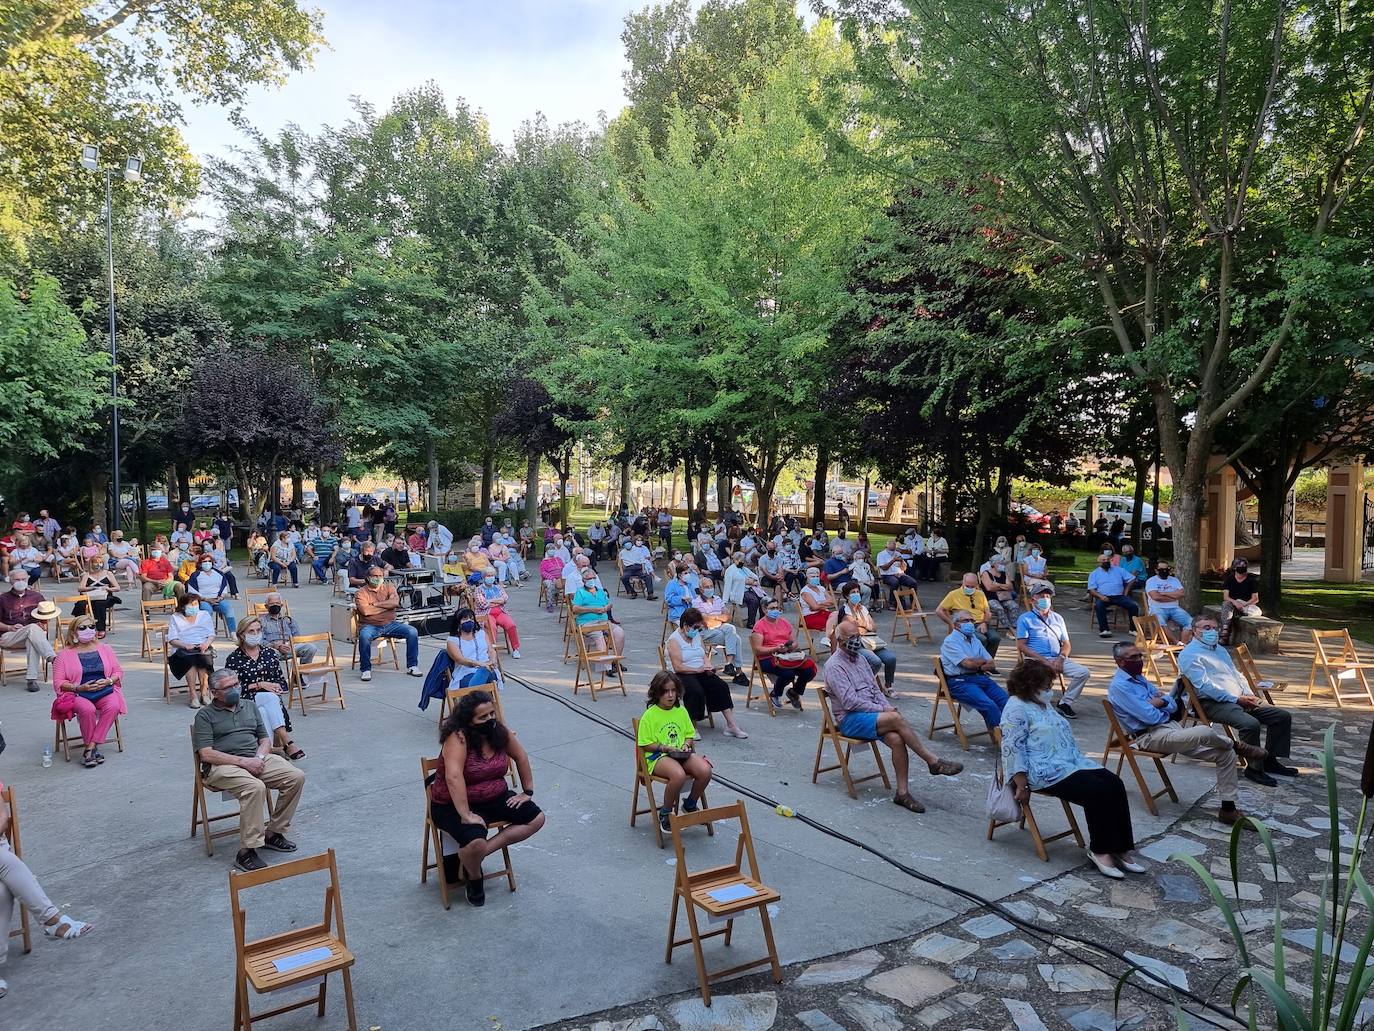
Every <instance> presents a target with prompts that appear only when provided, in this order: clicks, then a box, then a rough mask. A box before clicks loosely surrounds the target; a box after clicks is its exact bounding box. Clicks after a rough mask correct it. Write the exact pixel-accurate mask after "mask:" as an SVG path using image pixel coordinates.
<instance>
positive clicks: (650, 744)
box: [635, 670, 711, 831]
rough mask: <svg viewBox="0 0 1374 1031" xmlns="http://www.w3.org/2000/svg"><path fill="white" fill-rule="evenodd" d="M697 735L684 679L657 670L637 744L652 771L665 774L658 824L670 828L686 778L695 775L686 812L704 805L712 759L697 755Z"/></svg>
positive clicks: (640, 724) (684, 807) (650, 686)
mask: <svg viewBox="0 0 1374 1031" xmlns="http://www.w3.org/2000/svg"><path fill="white" fill-rule="evenodd" d="M696 736H697V731H696V727H694V726H692V717H691V716H690V715H688V713H687V710H686V708H684V707H683V705H682V680H681V679H680V678H679V677H678V675H677V674H676V673H669V672H667V671H666V670H664V671H662V672H659V673H655V674H654V679H653V680H651V681H649V702H648V704H647V705H646V706H645V707H644V714H643V715H642V716H640V717H639V737H638V738H637V739H636V742H635V743H636V744H638V745H639V748H640V751H642V752H643V753H644V765H645V766H647V767H648V769H649V773H650V774H657V775H658V776H660V777H666V778H667V783H666V784H664V785H663V797H662V802H663V804H662V805H660V806H659V807H658V825H659V826H660V827H662V828H663V829H664V830H665V831H671V830H672V825H671V824H670V823H669V818H670V817H671V816H672V815H673V810H675V809H676V808H677V800H678V797H679V796H680V795H681V794H682V788H683V785H684V784H686V783H687V778H688V777H691V778H692V790H691V791H690V792H688V794H687V800H686V801H685V802H683V803H682V811H683V812H684V813H694V812H696V811H697V807H698V806H700V805H701V794H702V792H703V791H705V790H706V785H707V784H709V783H711V762H710V760H709V759H707V758H706V757H705V756H704V755H698V754H697V753H696V750H695V749H694V748H693V746H692V742H693V741H694V740H695V738H696Z"/></svg>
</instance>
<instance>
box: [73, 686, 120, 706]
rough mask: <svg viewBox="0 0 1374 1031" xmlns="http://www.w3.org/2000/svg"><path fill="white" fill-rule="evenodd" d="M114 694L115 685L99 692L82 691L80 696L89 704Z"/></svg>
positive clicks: (103, 688)
mask: <svg viewBox="0 0 1374 1031" xmlns="http://www.w3.org/2000/svg"><path fill="white" fill-rule="evenodd" d="M111 694H114V685H113V684H107V685H106V686H105V687H102V688H101V689H100V690H98V691H82V692H81V693H80V696H81V697H82V698H84V699H86V701H88V702H98V701H100V699H102V698H104V697H106V696H107V695H111Z"/></svg>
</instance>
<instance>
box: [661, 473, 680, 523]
mask: <svg viewBox="0 0 1374 1031" xmlns="http://www.w3.org/2000/svg"><path fill="white" fill-rule="evenodd" d="M677 485H678V469H677V466H673V483H672V486H670V487H669V488H668V500H667V501H666V502H665V503H664V504H665V505H666V507H667V508H668V510H669V511H670V512H671V511H672V510H673V509H675V508H677Z"/></svg>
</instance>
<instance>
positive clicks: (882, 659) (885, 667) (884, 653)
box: [859, 648, 897, 688]
mask: <svg viewBox="0 0 1374 1031" xmlns="http://www.w3.org/2000/svg"><path fill="white" fill-rule="evenodd" d="M859 654H860V655H862V656H863V657H864V658H865V659H867V660H868V664H869V665H870V666H872V667H873V675H874V676H875V677H876V676H877V675H878V670H882V671H883V683H884V684H886V685H887V687H888V688H891V687H892V681H893V680H894V679H895V678H896V676H897V656H896V654H895V653H894V652H893V651H892V649H891V648H879V649H877V650H876V651H875V650H873V649H870V648H865V649H864V650H863V651H861V652H860V653H859Z"/></svg>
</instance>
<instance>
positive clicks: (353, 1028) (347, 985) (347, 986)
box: [340, 967, 358, 1031]
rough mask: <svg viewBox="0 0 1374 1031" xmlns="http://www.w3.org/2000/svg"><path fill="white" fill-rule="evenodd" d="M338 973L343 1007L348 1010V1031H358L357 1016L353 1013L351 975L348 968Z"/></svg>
mask: <svg viewBox="0 0 1374 1031" xmlns="http://www.w3.org/2000/svg"><path fill="white" fill-rule="evenodd" d="M340 973H341V974H343V983H344V1006H345V1008H347V1010H348V1031H358V1014H357V1013H355V1012H354V1011H353V974H352V971H351V970H349V969H348V967H344V968H343V970H341V971H340Z"/></svg>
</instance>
